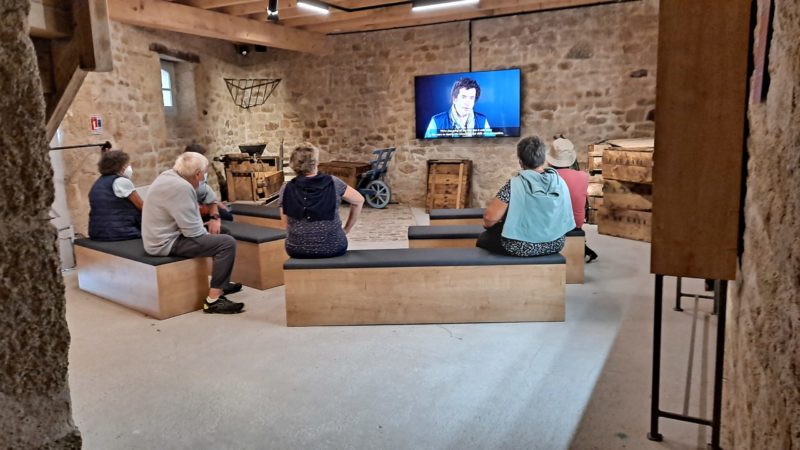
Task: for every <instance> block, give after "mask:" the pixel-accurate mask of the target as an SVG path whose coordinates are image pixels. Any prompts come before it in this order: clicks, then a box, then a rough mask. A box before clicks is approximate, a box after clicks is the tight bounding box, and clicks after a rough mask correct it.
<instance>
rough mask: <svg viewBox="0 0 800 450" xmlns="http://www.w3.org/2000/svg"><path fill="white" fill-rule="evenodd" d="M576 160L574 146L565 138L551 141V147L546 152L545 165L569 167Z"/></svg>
mask: <svg viewBox="0 0 800 450" xmlns="http://www.w3.org/2000/svg"><path fill="white" fill-rule="evenodd" d="M576 158H577V155H576V154H575V146H574V145H573V144H572V141H570V140H569V139H565V138H558V139H556V140H555V141H553V146H552V147H550V150H549V151H548V152H547V163H548V164H550V165H551V166H555V167H569V166H571V165H572V164H574V163H575V159H576Z"/></svg>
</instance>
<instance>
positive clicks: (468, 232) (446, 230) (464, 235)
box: [408, 225, 586, 240]
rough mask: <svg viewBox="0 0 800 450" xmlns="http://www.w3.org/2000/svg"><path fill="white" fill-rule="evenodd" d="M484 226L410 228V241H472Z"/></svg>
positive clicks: (576, 232) (579, 233) (577, 230)
mask: <svg viewBox="0 0 800 450" xmlns="http://www.w3.org/2000/svg"><path fill="white" fill-rule="evenodd" d="M483 231H484V228H483V225H445V226H425V225H415V226H411V227H408V239H409V240H414V239H471V238H477V237H478V236H479V235H480V234H481V233H483ZM575 236H586V232H585V231H583V230H581V229H580V228H575V229H574V230H570V231H568V232H567V237H575Z"/></svg>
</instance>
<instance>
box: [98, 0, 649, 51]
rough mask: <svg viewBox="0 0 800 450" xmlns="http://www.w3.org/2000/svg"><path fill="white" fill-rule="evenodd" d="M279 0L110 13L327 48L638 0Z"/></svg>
mask: <svg viewBox="0 0 800 450" xmlns="http://www.w3.org/2000/svg"><path fill="white" fill-rule="evenodd" d="M298 1H300V2H302V1H303V0H278V12H279V20H278V21H277V22H274V21H267V5H268V0H255V1H254V0H108V3H109V9H110V12H111V18H112V19H114V20H119V21H121V22H127V23H132V24H135V25H139V26H145V27H151V28H160V29H168V30H172V31H178V32H184V33H189V34H195V35H200V36H207V37H213V38H218V39H225V40H229V41H232V42H242V43H253V44H263V45H267V46H271V47H278V48H286V49H290V50H298V51H305V52H310V53H325V52H327V51H329V48H330V45H329V44H327V43H326V42H325V39H324V35H329V34H340V33H353V32H360V31H374V30H383V29H391V28H400V27H409V26H416V25H429V24H435V23H445V22H455V21H462V20H469V19H480V18H487V17H494V16H501V15H508V14H519V13H529V12H535V11H543V10H550V9H558V8H572V7H579V6H588V5H597V4H603V3H617V2H622V1H639V0H480V1H478V2H473V3H467V4H463V5H459V6H451V7H447V8H438V9H431V10H425V11H419V10H417V11H412V6H413V4H414V2H413V1H406V0H311V1H312V2H314V3H316V4H318V5H319V4H322V5H327V7H328V10H329V13H328V14H320V13H318V12H314V11H309V10H308V9H305V8H302V7H300V6H298ZM427 1H428V2H430V1H431V0H427Z"/></svg>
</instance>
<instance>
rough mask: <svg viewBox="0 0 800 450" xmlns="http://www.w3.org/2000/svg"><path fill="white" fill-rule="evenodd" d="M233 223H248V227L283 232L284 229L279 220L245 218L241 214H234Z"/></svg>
mask: <svg viewBox="0 0 800 450" xmlns="http://www.w3.org/2000/svg"><path fill="white" fill-rule="evenodd" d="M233 221H234V222H241V223H249V224H250V225H257V226H259V227H266V228H277V229H280V230H285V229H286V227H284V226H283V223H281V221H280V220H279V219H267V218H265V217H256V216H245V215H243V214H234V215H233Z"/></svg>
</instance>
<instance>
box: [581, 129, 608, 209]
mask: <svg viewBox="0 0 800 450" xmlns="http://www.w3.org/2000/svg"><path fill="white" fill-rule="evenodd" d="M608 147H609V144H605V143H603V144H591V145H589V209H588V210H587V211H586V223H597V210H598V209H599V208H600V207H601V206H603V150H605V149H606V148H608Z"/></svg>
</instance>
